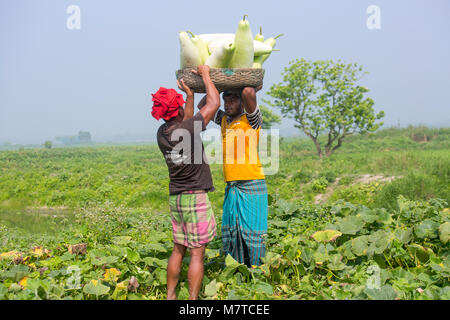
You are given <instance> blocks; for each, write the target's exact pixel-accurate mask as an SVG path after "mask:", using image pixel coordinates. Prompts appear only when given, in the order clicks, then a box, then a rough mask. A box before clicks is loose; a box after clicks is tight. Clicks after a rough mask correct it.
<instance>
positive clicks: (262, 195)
mask: <svg viewBox="0 0 450 320" xmlns="http://www.w3.org/2000/svg"><path fill="white" fill-rule="evenodd" d="M261 88H262V86H260V87H258V88H253V87H245V88H243V89H242V90H231V91H225V92H224V93H223V95H222V97H223V100H224V109H225V112H224V111H222V110H218V111H217V113H216V115H215V117H214V122H215V123H216V124H218V125H220V126H221V133H222V148H223V173H224V178H225V182H226V183H227V185H226V188H225V199H224V203H223V219H222V242H223V247H224V248H223V249H224V252H225V254H230V255H231V256H232V257H233V258H234V259H235V260H237V261H238V262H240V263H245V264H246V265H247V266H249V267H250V266H252V265H256V266H257V265H260V264H261V261H260V258H262V257H264V256H265V252H266V236H267V216H268V195H267V185H266V181H265V176H264V172H263V169H262V165H261V162H260V159H259V156H258V143H259V134H260V130H261V125H262V114H261V110H260V109H259V107H258V105H257V101H256V92H257V91H259V90H260V89H261ZM205 101H206V100H205V98H204V100H203V101H202V102H200V104H199V108H202V103H204V102H205Z"/></svg>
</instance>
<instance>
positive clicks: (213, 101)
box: [202, 73, 220, 105]
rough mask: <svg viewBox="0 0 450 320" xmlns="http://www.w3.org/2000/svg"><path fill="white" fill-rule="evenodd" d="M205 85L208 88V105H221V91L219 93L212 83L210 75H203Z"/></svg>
mask: <svg viewBox="0 0 450 320" xmlns="http://www.w3.org/2000/svg"><path fill="white" fill-rule="evenodd" d="M202 78H203V83H204V84H205V88H206V103H205V104H209V105H220V96H219V91H217V88H216V86H215V85H214V83H213V82H212V81H211V77H210V75H209V73H203V74H202Z"/></svg>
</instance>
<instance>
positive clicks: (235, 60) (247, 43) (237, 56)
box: [230, 15, 254, 68]
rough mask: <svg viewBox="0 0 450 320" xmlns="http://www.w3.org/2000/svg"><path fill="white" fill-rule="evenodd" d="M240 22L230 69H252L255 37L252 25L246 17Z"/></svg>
mask: <svg viewBox="0 0 450 320" xmlns="http://www.w3.org/2000/svg"><path fill="white" fill-rule="evenodd" d="M246 16H247V15H245V16H244V18H243V19H242V20H241V21H240V22H239V25H238V29H237V31H236V35H235V38H234V45H235V47H236V49H235V50H234V53H233V57H232V58H231V62H230V68H251V67H252V65H253V57H254V48H253V36H252V30H251V29H250V24H249V23H248V21H247V20H245V17H246Z"/></svg>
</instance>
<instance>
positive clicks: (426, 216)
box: [0, 127, 450, 300]
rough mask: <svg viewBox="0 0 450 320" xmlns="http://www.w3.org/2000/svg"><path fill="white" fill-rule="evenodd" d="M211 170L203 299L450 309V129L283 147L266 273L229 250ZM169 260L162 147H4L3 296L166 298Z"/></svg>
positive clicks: (0, 205) (218, 173)
mask: <svg viewBox="0 0 450 320" xmlns="http://www.w3.org/2000/svg"><path fill="white" fill-rule="evenodd" d="M423 137H426V138H425V139H423ZM211 169H212V173H213V179H214V184H215V187H216V191H215V192H213V193H211V194H210V199H211V202H212V204H213V208H214V212H215V217H216V221H217V222H218V230H217V231H218V235H217V237H216V238H215V240H214V241H213V242H212V243H210V244H209V245H208V248H207V250H206V258H205V277H204V281H203V288H202V290H201V294H200V298H201V299H283V300H286V299H308V300H309V299H327V300H330V299H338V300H343V299H376V300H380V299H388V300H395V299H402V300H409V299H418V300H425V299H433V300H437V299H444V300H448V299H450V243H449V239H450V210H449V203H450V184H449V181H450V130H449V129H431V128H426V127H410V128H406V129H394V128H392V129H384V130H380V131H379V132H377V133H375V134H371V135H365V136H355V137H350V138H349V139H348V140H346V141H345V143H344V145H343V147H342V148H341V149H339V150H338V151H337V152H336V153H335V154H333V155H332V156H331V157H330V158H328V159H323V160H319V159H318V158H317V156H316V155H315V153H314V146H313V144H312V143H311V142H310V141H308V140H306V139H301V138H284V139H283V140H282V141H281V144H280V168H279V171H278V173H277V174H276V175H273V176H268V177H267V184H268V189H269V204H270V207H269V230H268V235H267V254H266V257H265V258H264V261H263V264H262V265H261V266H258V267H252V268H247V267H246V266H245V265H242V264H239V263H238V262H236V261H234V260H233V259H232V258H231V257H230V256H224V255H223V253H222V251H221V238H220V237H221V232H220V225H221V215H222V209H221V207H222V202H223V195H224V182H223V177H222V169H221V166H220V165H212V166H211ZM171 250H172V234H171V224H170V216H169V206H168V174H167V168H166V165H165V163H164V160H163V158H162V155H161V154H160V152H159V150H158V148H157V147H156V146H154V145H140V146H93V147H83V148H55V149H25V150H19V151H0V299H20V300H30V299H31V300H32V299H71V300H72V299H73V300H95V299H117V300H125V299H165V298H166V287H165V286H166V266H167V261H168V258H169V256H170V253H171ZM188 261H189V256H187V257H186V258H185V262H186V263H184V266H183V269H182V273H181V277H180V283H179V286H178V297H179V298H180V299H187V298H188V284H187V262H188Z"/></svg>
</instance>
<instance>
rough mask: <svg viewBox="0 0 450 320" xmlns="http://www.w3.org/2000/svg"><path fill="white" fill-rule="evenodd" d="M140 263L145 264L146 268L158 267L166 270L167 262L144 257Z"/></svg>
mask: <svg viewBox="0 0 450 320" xmlns="http://www.w3.org/2000/svg"><path fill="white" fill-rule="evenodd" d="M142 261H144V262H145V264H146V265H147V266H150V267H160V268H164V269H166V268H167V261H166V260H161V259H158V258H155V257H145V258H143V259H142Z"/></svg>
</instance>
